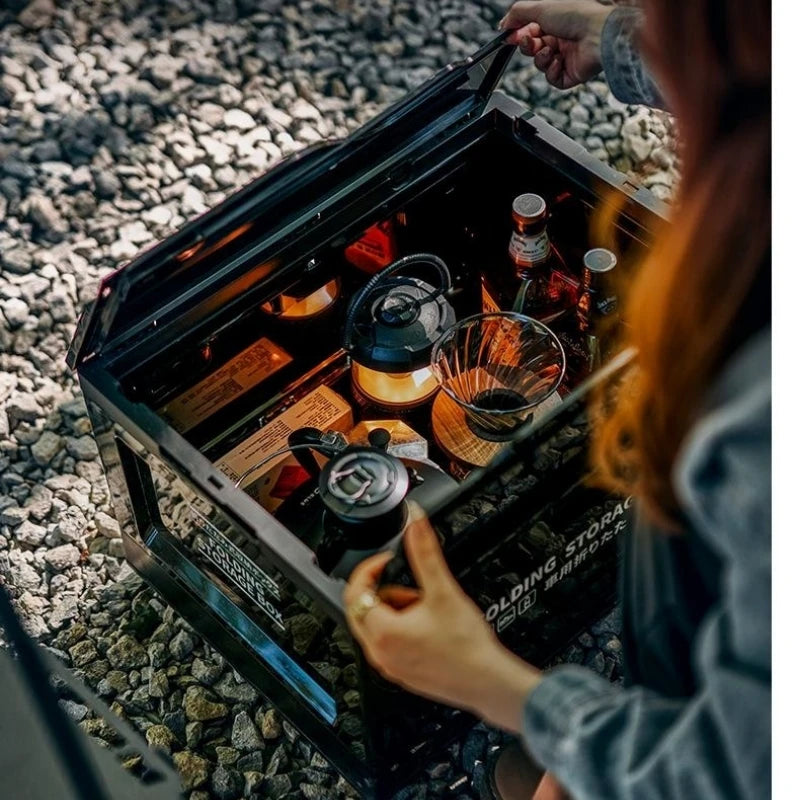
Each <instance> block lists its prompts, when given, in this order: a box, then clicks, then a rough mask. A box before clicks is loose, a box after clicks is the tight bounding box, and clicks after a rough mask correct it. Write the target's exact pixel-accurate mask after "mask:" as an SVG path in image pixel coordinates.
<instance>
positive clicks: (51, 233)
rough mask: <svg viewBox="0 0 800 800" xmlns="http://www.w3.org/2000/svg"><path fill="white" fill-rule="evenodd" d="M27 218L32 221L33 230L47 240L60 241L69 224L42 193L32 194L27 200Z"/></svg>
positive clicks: (67, 230)
mask: <svg viewBox="0 0 800 800" xmlns="http://www.w3.org/2000/svg"><path fill="white" fill-rule="evenodd" d="M27 218H28V220H29V221H30V222H32V223H33V226H34V231H36V232H37V233H38V234H39V235H40V236H41V237H42V238H44V239H46V240H47V241H48V242H60V241H61V240H62V239H63V238H64V236H65V235H66V234H67V233H68V232H69V225H68V224H67V222H66V221H65V220H64V218H63V217H62V216H61V214H60V213H59V212H58V210H57V209H56V207H55V205H53V201H52V200H51V199H50V198H49V197H45V196H44V195H33V196H32V197H30V198H29V199H28V201H27Z"/></svg>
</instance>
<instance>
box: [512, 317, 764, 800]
mask: <svg viewBox="0 0 800 800" xmlns="http://www.w3.org/2000/svg"><path fill="white" fill-rule="evenodd" d="M770 365H771V361H770V331H769V329H767V330H763V331H762V332H761V333H759V334H756V335H755V336H753V337H752V338H751V339H750V340H749V341H748V342H747V343H746V344H745V345H744V346H743V347H742V348H740V350H739V351H738V352H737V353H736V354H735V355H734V356H733V357H732V358H731V360H730V361H729V363H728V365H727V366H726V368H725V369H724V371H723V373H722V375H721V376H720V378H719V379H718V380H717V383H716V385H715V387H714V390H713V391H712V393H711V395H710V397H709V402H708V405H707V408H706V410H705V413H704V414H703V415H702V416H701V418H700V419H699V421H698V422H697V423H696V424H695V426H694V428H693V429H692V431H691V432H690V433H689V435H688V436H687V438H686V440H685V443H684V445H683V447H682V450H681V452H680V453H679V456H678V459H677V460H676V464H675V471H674V476H673V479H674V483H675V487H676V492H677V495H678V499H679V501H680V503H681V505H682V508H683V510H684V513H685V518H686V521H687V526H686V532H685V534H684V535H682V536H665V535H664V534H663V533H659V532H657V531H655V530H652V529H650V528H647V527H640V528H639V529H638V530H636V531H635V532H634V533H633V535H632V536H631V541H630V542H628V543H627V544H633V545H634V546H633V547H632V548H628V550H627V552H626V553H625V561H626V563H625V569H624V573H623V586H622V590H623V591H622V605H623V617H624V619H625V635H626V636H627V637H632V639H633V641H626V654H625V655H626V669H627V667H628V666H629V664H628V661H629V656H631V655H632V656H633V658H631V659H630V666H631V667H632V671H633V672H634V673H635V674H634V675H633V678H634V681H635V683H634V684H633V685H628V686H626V687H619V686H614V685H612V684H610V683H608V682H607V681H605V680H604V679H603V678H601V677H600V676H598V675H596V674H595V673H593V672H591V671H590V670H588V669H587V668H585V667H579V666H574V665H564V666H559V667H556V668H555V669H553V670H551V671H549V672H548V673H547V674H546V675H545V677H544V679H543V680H542V682H541V683H540V684H539V686H537V687H536V688H535V689H534V690H533V691H532V692H531V694H530V696H529V697H528V700H527V703H526V706H525V711H524V724H523V739H524V742H525V745H526V747H527V748H528V750H529V751H530V753H531V755H532V756H533V757H534V758H535V759H536V760H537V761H538V762H539V763H540V764H542V765H543V766H544V767H546V768H547V769H549V770H551V771H552V772H553V773H554V774H555V775H556V777H557V778H558V779H559V780H560V781H561V783H562V784H563V785H564V786H565V788H566V789H567V791H568V792H570V794H571V795H572V797H573V798H574V800H634V798H635V800H723V799H724V800H739V799H741V800H755V798H759V800H760V799H761V798H768V797H769V796H770V779H771V772H770V753H771V728H770V726H771V716H770V714H771V712H770V699H771V656H770V653H771V463H770V462H771V387H770V370H771V366H770Z"/></svg>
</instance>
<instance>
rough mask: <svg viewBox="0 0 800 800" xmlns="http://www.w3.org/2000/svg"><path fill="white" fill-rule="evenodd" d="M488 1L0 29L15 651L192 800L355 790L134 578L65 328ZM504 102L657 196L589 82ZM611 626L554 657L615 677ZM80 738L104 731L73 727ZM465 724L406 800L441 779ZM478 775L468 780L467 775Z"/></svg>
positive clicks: (28, 21) (670, 169) (416, 73)
mask: <svg viewBox="0 0 800 800" xmlns="http://www.w3.org/2000/svg"><path fill="white" fill-rule="evenodd" d="M505 7H506V3H505V2H491V1H487V2H466V1H465V0H439V1H438V2H427V1H426V0H396V1H395V2H389V0H370V2H362V1H361V0H357V1H356V0H301V1H300V2H280V0H277V1H276V0H217V2H215V3H211V2H202V1H198V0H169V1H168V2H148V0H110V1H109V2H106V0H73V1H72V2H63V3H59V4H54V3H53V2H52V0H34V1H33V2H30V3H28V4H26V3H24V2H14V0H7V2H6V3H4V4H3V10H0V404H2V408H0V575H1V576H2V579H3V580H4V582H5V583H6V584H7V585H8V586H10V587H11V589H12V593H13V594H14V596H15V600H16V605H17V608H18V610H19V612H20V614H21V616H22V618H23V620H24V623H25V625H26V627H27V629H28V631H29V632H30V633H31V634H32V635H33V636H34V637H36V638H37V639H39V640H40V641H42V642H43V643H44V644H47V645H49V646H51V647H53V648H54V649H55V650H57V651H58V652H59V653H60V654H61V655H62V656H63V657H64V658H65V659H66V660H67V662H68V663H69V664H70V665H71V666H72V667H73V668H75V670H76V671H77V672H78V673H79V674H80V675H81V677H83V678H84V679H85V680H86V681H87V682H88V683H89V684H90V685H91V686H92V687H93V688H95V689H96V690H97V691H98V692H99V693H100V694H101V695H102V696H103V697H105V698H106V699H107V701H109V702H110V703H112V704H113V707H114V708H115V710H117V711H118V712H119V713H122V714H124V715H125V716H127V717H128V718H129V719H130V720H131V721H132V722H133V723H134V725H135V726H137V727H138V728H139V729H140V730H142V731H144V732H145V734H146V737H147V739H148V741H149V742H150V743H151V744H153V745H154V746H160V747H163V748H164V749H166V750H168V751H169V752H171V753H173V754H174V760H175V764H176V766H177V768H178V770H179V771H180V773H181V775H182V777H183V779H184V783H185V785H186V787H187V795H188V796H189V797H191V800H208V798H219V800H235V798H238V797H242V796H244V797H253V798H279V797H281V798H282V797H297V798H306V800H313V799H314V798H333V797H349V796H352V790H350V789H349V788H348V787H347V785H346V784H345V783H344V782H343V781H342V780H341V779H338V778H337V776H336V774H335V773H334V772H333V771H332V770H331V769H330V767H329V766H328V765H327V764H326V763H325V762H324V760H323V759H321V758H320V756H319V755H317V754H315V753H314V752H313V751H312V750H311V748H310V747H309V746H308V745H307V744H306V743H305V742H304V741H303V740H301V739H299V738H298V737H297V735H296V733H295V731H293V730H292V728H291V727H290V726H289V725H287V724H285V723H282V722H281V721H280V719H279V718H278V717H277V716H276V714H275V712H274V710H273V709H271V708H270V707H269V705H268V704H267V703H265V701H264V700H263V699H262V698H260V697H258V696H257V695H256V693H255V692H254V691H253V690H252V689H251V688H250V687H249V686H248V685H247V684H245V683H242V682H241V680H240V679H239V678H238V677H237V676H236V675H235V674H234V673H233V671H232V670H231V669H230V668H228V667H227V666H226V665H225V663H224V661H223V660H222V659H221V658H220V657H219V656H218V655H217V654H216V653H214V652H213V651H212V650H210V649H209V648H208V647H207V646H206V645H205V644H203V643H201V642H200V641H199V640H198V638H197V637H196V636H195V635H194V634H193V633H192V631H191V629H190V628H189V627H188V625H186V624H185V623H184V622H183V621H182V620H181V619H179V618H178V617H177V616H176V615H174V614H173V612H172V611H171V609H168V608H165V607H164V606H163V604H162V603H161V602H160V600H159V599H158V598H157V596H156V595H155V594H154V593H153V592H151V591H150V590H149V589H147V588H145V587H144V585H143V584H142V583H141V582H140V581H139V579H138V578H136V576H135V575H133V574H132V573H131V570H130V568H129V567H128V566H127V565H126V564H125V562H124V560H123V559H122V557H121V556H122V547H121V540H120V538H119V529H118V526H117V524H116V522H115V520H114V518H113V510H112V508H111V507H110V505H109V497H108V489H107V486H106V483H105V479H104V477H103V473H102V470H101V467H100V463H99V460H98V456H97V449H96V447H95V445H94V442H93V440H92V438H91V436H90V433H89V430H90V426H89V421H88V418H87V417H86V412H85V407H84V405H83V402H82V400H81V399H80V396H79V394H78V390H77V384H76V381H75V379H74V377H73V375H72V374H71V373H70V372H69V371H68V370H67V368H66V366H65V364H64V354H65V351H66V348H67V345H68V343H69V340H70V338H71V336H72V332H73V329H74V325H75V321H76V318H77V311H78V309H79V308H80V306H81V305H82V304H83V303H84V302H86V301H88V300H90V299H91V298H92V297H93V296H94V294H95V291H96V287H97V282H98V279H99V278H100V277H101V276H102V275H104V274H105V273H106V272H108V271H109V270H110V269H113V268H115V267H117V266H119V264H120V263H121V262H124V261H125V260H127V259H130V258H131V257H133V256H134V255H135V254H136V252H137V251H139V250H140V249H141V248H143V247H145V246H147V245H148V244H150V243H152V242H154V241H156V240H158V239H160V238H162V237H164V236H165V235H166V234H168V233H169V232H171V231H173V230H175V229H176V228H177V227H179V226H180V225H181V224H182V223H183V222H185V221H186V220H187V219H189V218H191V217H193V216H195V215H197V214H198V213H200V212H202V211H204V210H205V209H207V208H208V207H210V206H212V205H214V204H216V203H218V202H219V201H220V200H221V199H222V198H223V197H225V196H226V195H227V194H229V193H230V192H232V191H233V190H235V189H236V188H238V187H240V186H242V185H243V184H245V183H247V182H248V181H249V180H251V179H252V178H254V177H255V176H257V175H258V174H260V173H262V172H263V171H264V170H265V169H267V168H268V167H270V166H271V165H272V164H274V163H275V162H276V161H278V160H279V159H280V158H281V157H283V156H285V155H286V154H288V153H291V152H293V151H295V150H298V149H301V148H303V147H306V146H307V145H309V144H312V143H314V142H317V141H319V140H321V139H323V138H328V137H337V136H344V135H346V134H347V133H348V132H349V131H352V130H353V129H355V128H357V127H358V126H359V125H361V124H362V123H363V122H365V121H366V120H367V119H369V118H370V117H372V116H373V115H374V114H375V113H376V112H377V111H378V110H380V109H381V108H382V107H384V106H385V105H386V104H388V103H391V102H393V101H395V100H397V99H398V98H400V97H402V96H403V95H404V94H405V93H406V92H407V91H408V90H409V89H410V88H412V87H414V86H416V85H417V84H419V83H420V82H421V81H423V80H424V79H425V78H427V77H429V76H430V75H431V74H432V73H433V71H435V70H436V69H437V68H439V67H441V66H443V65H444V64H445V63H447V62H448V61H450V60H453V59H454V58H457V57H461V56H464V55H467V54H469V53H471V52H473V51H474V50H476V49H477V47H478V46H479V44H481V43H483V42H485V41H486V40H488V39H489V38H490V37H491V36H492V35H493V26H494V25H495V24H496V22H497V20H498V19H499V18H500V16H501V15H502V12H504V11H505ZM504 89H505V90H506V91H507V92H508V93H509V94H511V95H514V96H516V97H518V98H519V99H521V100H523V101H524V102H526V103H528V104H530V105H532V106H534V107H535V108H536V109H537V111H538V113H540V114H541V115H542V116H544V117H546V118H547V119H548V120H549V121H550V122H551V123H553V124H554V125H555V126H556V127H559V128H561V129H563V130H565V131H566V132H567V133H568V134H569V135H570V136H572V137H573V138H575V139H577V140H579V141H581V142H582V143H583V144H584V145H585V146H586V148H587V149H588V150H589V151H590V152H592V153H593V154H595V155H596V156H598V157H599V158H601V159H603V160H605V161H608V162H610V163H611V164H612V165H613V166H615V167H616V168H617V169H619V170H621V171H623V172H628V173H630V174H632V175H634V176H635V177H637V178H638V179H639V180H641V181H642V182H643V183H644V184H645V185H646V186H649V187H650V188H651V189H652V190H653V191H654V193H656V194H657V195H659V196H660V197H664V198H667V197H669V194H670V190H671V187H672V186H673V185H674V183H675V178H676V166H675V157H674V155H673V148H672V142H673V132H672V125H671V120H670V119H669V117H667V116H666V115H663V114H660V113H657V112H652V111H648V110H642V109H638V110H637V109H635V108H632V107H628V106H626V105H623V104H620V103H618V102H616V101H615V100H614V98H613V97H610V96H609V93H608V88H607V86H606V84H605V83H604V82H603V81H602V80H596V81H593V82H591V83H590V84H588V85H587V86H585V87H582V88H580V89H577V90H574V91H571V92H567V93H561V92H556V91H554V90H552V89H550V88H549V87H548V86H547V84H546V82H545V81H544V79H543V77H542V76H541V75H539V74H538V73H537V72H536V70H535V68H533V66H532V64H530V62H527V63H526V61H525V60H524V59H521V58H517V60H516V61H515V62H514V64H513V66H512V67H511V68H510V69H509V72H508V74H507V76H506V78H505V79H504ZM617 631H618V625H617V622H616V619H615V618H614V617H613V616H612V617H611V618H609V619H608V620H606V621H604V622H603V623H601V624H600V625H599V626H596V627H595V628H594V629H592V631H589V632H587V633H586V634H584V636H583V637H581V640H580V642H579V643H577V644H576V645H574V646H573V648H571V650H570V652H569V653H567V656H566V657H567V659H568V660H570V661H575V662H582V663H587V664H590V665H591V666H592V667H594V668H595V669H597V670H598V671H601V672H604V673H605V674H607V675H610V676H611V677H615V676H618V674H619V647H620V645H619V639H618V638H617V635H616V634H617ZM70 713H72V714H73V716H75V718H76V719H78V720H79V722H80V724H81V725H82V726H83V727H84V728H86V729H87V731H88V732H90V733H92V734H94V735H98V736H100V738H102V736H103V728H102V726H99V725H98V723H97V721H96V720H93V719H92V718H91V715H87V713H86V710H85V709H81V708H77V709H76V708H73V707H72V706H70ZM497 740H498V735H497V734H496V733H495V732H490V731H487V730H486V729H484V728H482V727H480V726H479V727H478V728H477V729H476V730H475V731H474V732H473V736H472V739H471V744H470V745H469V747H468V748H465V752H464V753H463V754H459V753H453V754H452V755H453V758H452V764H450V765H435V766H432V767H431V770H430V772H429V776H430V780H429V781H428V782H427V783H426V784H425V785H420V786H418V787H416V788H414V789H413V790H412V791H410V792H409V793H407V794H406V795H405V796H408V797H411V796H413V797H425V796H428V797H437V796H440V795H441V794H442V788H443V787H444V786H445V785H446V784H447V782H448V781H449V780H451V779H452V777H453V776H455V775H457V774H459V772H460V771H461V770H462V768H464V769H467V770H468V771H469V772H470V774H471V775H472V782H471V786H466V787H464V788H463V789H461V795H459V796H460V797H462V798H468V797H481V798H482V797H485V796H486V791H487V788H486V776H485V771H484V768H483V760H484V759H485V749H486V747H487V745H488V744H489V743H491V742H496V741H497ZM476 764H477V766H476Z"/></svg>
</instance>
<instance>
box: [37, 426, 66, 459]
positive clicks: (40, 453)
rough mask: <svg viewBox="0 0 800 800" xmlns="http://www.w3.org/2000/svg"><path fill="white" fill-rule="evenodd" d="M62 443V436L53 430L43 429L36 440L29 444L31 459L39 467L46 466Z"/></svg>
mask: <svg viewBox="0 0 800 800" xmlns="http://www.w3.org/2000/svg"><path fill="white" fill-rule="evenodd" d="M63 445H64V439H63V437H61V436H59V435H58V434H57V433H54V432H53V431H44V432H43V433H42V435H41V436H40V437H39V439H38V441H37V442H35V443H34V444H33V445H31V455H32V456H33V460H34V461H35V462H36V463H37V464H38V465H39V466H40V467H46V466H47V465H48V464H49V463H50V462H51V461H52V460H53V459H54V458H55V457H56V456H57V455H58V452H59V451H60V450H61V448H62V447H63Z"/></svg>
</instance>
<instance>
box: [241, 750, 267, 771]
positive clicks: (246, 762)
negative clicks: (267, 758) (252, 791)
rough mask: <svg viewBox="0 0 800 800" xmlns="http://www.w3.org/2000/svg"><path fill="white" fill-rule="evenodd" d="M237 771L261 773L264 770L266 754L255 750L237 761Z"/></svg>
mask: <svg viewBox="0 0 800 800" xmlns="http://www.w3.org/2000/svg"><path fill="white" fill-rule="evenodd" d="M236 769H237V770H239V772H242V773H245V772H261V770H263V769H264V753H263V752H261V750H253V751H252V752H250V753H247V754H245V755H243V756H242V757H241V758H239V759H237V760H236Z"/></svg>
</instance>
